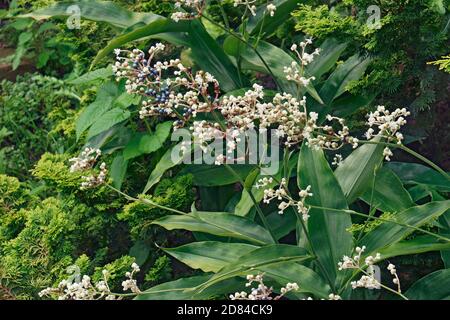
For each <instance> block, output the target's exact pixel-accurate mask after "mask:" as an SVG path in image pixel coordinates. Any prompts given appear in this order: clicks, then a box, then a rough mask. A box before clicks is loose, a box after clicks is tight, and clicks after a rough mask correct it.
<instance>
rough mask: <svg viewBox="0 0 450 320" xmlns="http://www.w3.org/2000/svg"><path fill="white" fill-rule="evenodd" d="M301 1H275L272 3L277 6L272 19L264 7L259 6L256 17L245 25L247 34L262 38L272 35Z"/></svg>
mask: <svg viewBox="0 0 450 320" xmlns="http://www.w3.org/2000/svg"><path fill="white" fill-rule="evenodd" d="M301 2H303V1H302V0H275V1H273V2H272V3H273V4H274V5H276V6H277V10H276V11H275V15H274V16H273V17H271V16H270V14H269V13H268V12H267V10H266V6H265V5H262V6H260V8H259V10H258V12H257V15H256V16H255V17H251V18H250V20H249V22H248V24H247V32H249V33H250V34H251V35H252V36H258V34H260V33H261V35H262V36H263V38H264V37H266V36H269V35H271V34H273V33H274V32H275V31H276V30H277V28H278V27H279V26H281V25H282V24H283V23H285V22H286V20H288V19H289V18H291V14H292V11H294V9H296V8H297V6H298V4H299V3H301Z"/></svg>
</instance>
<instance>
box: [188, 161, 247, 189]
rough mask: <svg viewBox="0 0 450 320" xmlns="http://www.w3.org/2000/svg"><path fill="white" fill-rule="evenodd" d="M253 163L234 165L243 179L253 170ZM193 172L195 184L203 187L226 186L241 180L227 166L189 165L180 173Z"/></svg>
mask: <svg viewBox="0 0 450 320" xmlns="http://www.w3.org/2000/svg"><path fill="white" fill-rule="evenodd" d="M253 168H254V166H253V165H233V170H234V171H236V173H237V174H238V175H239V176H240V177H241V179H242V180H244V179H245V177H246V176H247V175H248V174H249V173H250V172H251V171H252V170H253ZM184 174H192V175H193V176H194V185H195V186H201V187H216V186H226V185H230V184H233V183H236V182H239V181H240V180H239V179H238V178H237V177H235V176H234V175H232V174H230V171H228V169H227V168H226V167H225V166H217V165H188V166H187V167H186V168H185V169H184V170H182V171H181V172H180V175H184Z"/></svg>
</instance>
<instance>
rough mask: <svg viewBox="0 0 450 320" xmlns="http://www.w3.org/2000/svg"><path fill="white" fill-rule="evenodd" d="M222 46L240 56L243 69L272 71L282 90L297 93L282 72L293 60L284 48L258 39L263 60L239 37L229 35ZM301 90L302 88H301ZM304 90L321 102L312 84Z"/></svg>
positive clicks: (259, 51) (293, 84) (228, 51)
mask: <svg viewBox="0 0 450 320" xmlns="http://www.w3.org/2000/svg"><path fill="white" fill-rule="evenodd" d="M224 48H225V50H226V52H227V53H228V54H230V55H235V56H241V58H242V59H243V60H242V69H243V70H253V71H258V72H263V73H267V74H270V73H272V75H273V76H274V77H275V78H276V80H277V83H278V84H279V85H280V86H281V89H283V91H285V92H288V93H291V94H297V91H298V88H297V85H296V84H295V83H294V82H292V81H288V80H287V79H286V73H285V72H284V67H286V66H289V65H291V63H292V62H294V61H295V60H294V59H293V58H292V57H291V56H290V55H289V54H287V53H286V52H285V51H284V50H282V49H280V48H278V47H277V46H274V45H273V44H270V43H268V42H265V41H259V43H258V47H257V50H258V53H259V54H260V55H261V56H262V57H263V59H264V61H263V60H261V57H260V56H258V54H257V53H256V52H255V50H254V49H252V48H250V47H249V45H247V44H245V43H243V42H241V41H240V40H239V39H236V38H235V37H233V36H229V37H228V38H227V39H226V40H225V43H224ZM302 91H304V90H303V89H302ZM306 91H307V92H308V93H309V94H310V95H311V96H312V97H313V98H314V99H315V100H316V101H317V102H318V103H320V104H322V103H323V101H322V99H321V98H320V96H319V94H318V93H317V91H316V89H315V88H314V86H313V85H312V84H310V85H308V86H307V87H306ZM302 93H303V92H302Z"/></svg>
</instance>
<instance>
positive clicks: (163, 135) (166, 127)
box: [123, 121, 173, 160]
mask: <svg viewBox="0 0 450 320" xmlns="http://www.w3.org/2000/svg"><path fill="white" fill-rule="evenodd" d="M172 127H173V125H172V122H171V121H167V122H163V123H160V124H158V125H157V126H156V130H155V132H154V133H147V134H139V135H136V136H135V137H134V138H133V139H132V140H131V141H130V142H129V143H128V145H127V146H126V147H125V150H124V151H123V154H124V157H125V159H126V160H130V159H132V158H136V157H139V156H141V155H143V154H149V153H152V152H155V151H157V150H159V149H160V148H161V147H162V146H163V145H164V142H166V140H167V139H168V138H169V135H170V130H171V129H172Z"/></svg>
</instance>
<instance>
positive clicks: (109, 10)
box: [19, 0, 159, 28]
mask: <svg viewBox="0 0 450 320" xmlns="http://www.w3.org/2000/svg"><path fill="white" fill-rule="evenodd" d="M73 5H76V6H78V8H80V16H81V17H82V18H84V19H87V20H92V21H96V22H106V23H109V24H111V25H113V26H116V27H119V28H127V27H130V26H132V25H134V24H136V23H138V22H145V23H150V22H151V21H153V20H155V19H157V18H159V16H158V15H155V14H152V13H135V12H131V11H128V10H127V9H124V8H122V7H120V6H118V5H117V4H115V3H114V2H112V1H94V0H81V1H76V2H74V1H60V2H58V3H56V4H54V5H52V6H50V7H46V8H42V9H38V10H36V11H33V12H31V13H28V14H24V15H21V16H19V17H24V18H33V19H35V20H47V19H49V18H52V17H68V16H72V15H73V12H72V11H71V10H68V9H69V7H71V6H73Z"/></svg>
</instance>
